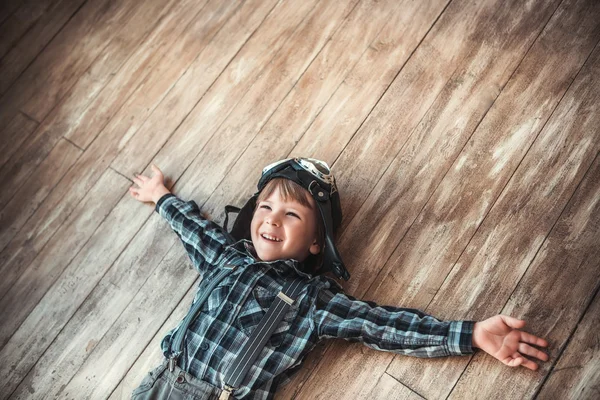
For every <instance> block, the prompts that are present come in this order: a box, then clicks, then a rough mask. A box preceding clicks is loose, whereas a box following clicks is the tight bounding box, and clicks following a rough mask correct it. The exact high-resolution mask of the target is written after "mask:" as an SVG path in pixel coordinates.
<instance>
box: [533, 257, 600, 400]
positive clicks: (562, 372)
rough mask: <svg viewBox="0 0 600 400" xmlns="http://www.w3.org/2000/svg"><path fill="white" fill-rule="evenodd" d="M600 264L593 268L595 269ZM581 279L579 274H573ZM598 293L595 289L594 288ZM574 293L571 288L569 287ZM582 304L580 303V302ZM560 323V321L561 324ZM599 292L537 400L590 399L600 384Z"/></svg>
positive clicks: (596, 393) (578, 272)
mask: <svg viewBox="0 0 600 400" xmlns="http://www.w3.org/2000/svg"><path fill="white" fill-rule="evenodd" d="M598 268H600V264H597V265H596V270H598ZM575 273H576V274H577V275H579V276H581V272H580V271H579V270H578V271H575ZM596 290H597V289H596ZM568 291H569V292H573V289H572V288H568ZM579 302H580V303H579V304H581V300H579ZM561 323H562V322H561ZM599 326H600V293H598V292H596V296H595V298H594V300H593V302H592V304H591V305H590V306H589V308H588V309H587V310H586V312H585V315H584V316H583V320H582V321H581V322H579V324H578V325H577V329H576V330H575V332H574V333H573V335H572V336H571V337H570V339H569V342H568V343H567V344H566V347H565V349H564V352H563V353H562V354H561V355H560V358H559V359H558V362H557V363H556V365H555V366H554V368H553V369H552V370H551V371H550V374H549V377H548V378H547V380H546V382H545V383H544V384H543V386H542V389H541V391H540V392H539V395H538V396H537V398H538V399H593V398H595V397H597V396H598V386H599V385H600V348H599V347H598V342H599V341H600V337H599V336H598V335H599V333H598V327H599Z"/></svg>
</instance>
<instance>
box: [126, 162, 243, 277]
mask: <svg viewBox="0 0 600 400" xmlns="http://www.w3.org/2000/svg"><path fill="white" fill-rule="evenodd" d="M152 171H153V172H154V176H152V177H151V178H150V177H147V176H144V175H141V174H136V175H135V177H134V180H133V181H134V182H135V183H136V184H137V185H138V186H139V188H135V187H134V186H131V187H130V188H129V193H130V194H131V196H132V197H133V198H134V199H136V200H139V201H142V202H150V201H151V202H154V203H156V205H155V211H156V212H157V213H159V214H160V215H161V216H162V217H163V218H165V219H166V220H167V222H168V223H169V225H170V226H171V229H173V231H174V232H175V233H176V234H177V236H179V239H181V242H182V243H183V246H184V247H185V249H186V251H187V253H188V256H189V257H190V259H191V261H192V263H193V264H194V267H195V268H196V270H197V271H198V273H200V274H201V275H202V274H204V273H205V272H208V271H209V270H210V269H211V267H212V266H214V265H215V263H216V262H217V260H218V258H219V257H220V255H221V254H222V252H223V249H224V247H225V246H226V245H227V244H229V242H230V241H231V240H233V239H232V238H231V237H230V236H229V235H227V233H226V232H225V231H224V230H223V228H221V227H220V226H219V225H218V224H216V223H214V222H212V221H210V220H208V219H206V218H204V217H202V216H201V215H200V210H199V208H198V205H197V204H196V203H195V202H194V201H183V200H181V199H180V198H178V197H177V196H175V195H174V194H172V193H171V192H170V191H169V189H167V188H166V187H165V185H164V175H163V173H162V172H161V170H160V169H158V167H156V166H155V165H152Z"/></svg>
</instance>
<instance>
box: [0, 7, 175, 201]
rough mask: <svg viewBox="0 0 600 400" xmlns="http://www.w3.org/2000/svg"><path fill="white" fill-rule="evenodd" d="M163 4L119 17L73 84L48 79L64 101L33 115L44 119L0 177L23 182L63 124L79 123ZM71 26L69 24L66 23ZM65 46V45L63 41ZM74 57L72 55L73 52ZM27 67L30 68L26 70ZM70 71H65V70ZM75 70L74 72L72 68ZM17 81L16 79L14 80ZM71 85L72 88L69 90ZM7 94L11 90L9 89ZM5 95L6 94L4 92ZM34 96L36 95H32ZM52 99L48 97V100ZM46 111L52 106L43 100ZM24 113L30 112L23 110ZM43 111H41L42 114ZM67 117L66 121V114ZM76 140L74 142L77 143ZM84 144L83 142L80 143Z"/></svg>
mask: <svg viewBox="0 0 600 400" xmlns="http://www.w3.org/2000/svg"><path fill="white" fill-rule="evenodd" d="M164 6H165V2H164V1H160V0H153V1H151V2H147V3H146V4H144V5H143V6H140V7H138V8H137V9H135V10H132V12H129V13H127V14H128V18H122V20H121V21H118V22H119V23H121V24H123V25H122V26H121V25H117V28H116V29H115V31H114V32H113V37H112V40H110V42H109V43H108V44H107V45H106V47H104V48H103V49H102V52H101V53H100V54H99V55H98V58H97V59H96V60H95V62H94V63H93V64H92V65H91V66H90V67H89V69H87V70H85V73H83V72H84V71H81V72H82V73H83V74H82V76H81V77H80V79H79V80H78V81H77V82H76V83H75V84H74V86H71V87H68V88H65V87H64V86H66V84H65V83H64V82H63V80H64V79H66V78H64V77H63V76H62V75H61V76H60V80H57V82H56V83H55V82H54V81H50V82H48V83H47V85H46V86H49V87H55V86H59V87H60V88H59V89H57V90H60V91H61V92H62V91H67V94H66V95H65V101H60V100H62V99H63V96H62V95H61V96H60V97H58V95H57V98H56V101H57V102H59V103H60V106H59V107H57V109H55V110H56V111H58V112H54V113H52V115H51V116H50V118H49V120H48V121H46V120H43V119H42V118H38V119H36V120H37V121H43V122H42V124H41V125H40V127H39V128H38V130H37V131H36V132H35V133H34V136H33V139H32V140H31V141H29V142H28V145H27V146H25V148H23V149H19V151H18V152H16V154H15V155H14V156H13V158H15V157H17V159H18V161H16V162H15V163H13V164H12V165H11V166H10V168H3V169H2V170H0V177H1V178H2V179H4V180H5V181H6V182H7V184H9V185H11V186H17V185H20V184H22V183H23V181H24V180H25V178H26V177H27V175H28V174H30V173H31V171H32V170H33V168H35V167H36V166H37V165H38V164H39V162H40V161H41V160H42V159H43V158H44V157H45V156H46V154H47V152H48V151H49V149H51V148H52V147H53V146H54V145H55V143H56V141H57V140H58V139H59V138H60V137H61V136H63V135H64V133H65V132H64V127H65V125H69V124H74V125H76V124H77V123H78V120H79V119H80V118H81V115H80V114H81V112H82V111H83V110H85V108H86V106H87V104H88V102H89V101H91V100H92V99H93V98H94V97H95V96H96V95H97V93H98V91H99V90H101V89H102V88H103V87H104V85H105V84H106V82H107V81H109V80H110V79H111V78H112V77H113V76H114V72H115V71H116V70H118V69H119V68H120V66H121V65H122V64H123V63H124V61H125V60H126V59H127V58H128V57H129V55H130V53H131V50H132V49H133V48H135V46H137V45H138V43H139V42H140V41H141V40H142V39H143V38H144V37H145V35H147V34H148V32H149V31H150V30H151V29H152V27H153V26H154V24H155V23H156V20H157V19H158V18H159V17H160V15H161V14H160V11H161V8H163V7H164ZM69 26H70V24H69ZM65 46H67V45H66V44H65ZM74 54H77V48H75V49H74ZM73 58H75V56H73ZM86 68H87V66H86ZM28 71H29V70H28ZM64 73H65V74H67V76H68V74H69V72H68V71H65V72H64ZM72 73H73V74H74V72H72ZM17 83H18V82H17ZM69 89H71V90H69ZM9 94H10V93H9ZM5 97H6V96H5ZM34 97H35V96H34ZM47 102H48V103H51V100H47ZM44 106H45V107H46V109H48V111H50V110H51V107H50V106H48V104H46V103H44ZM26 114H27V115H30V116H31V115H33V114H31V113H26ZM45 115H46V114H45V113H44V116H45ZM66 115H68V116H69V119H68V120H66V121H65V119H64V118H65V116H66ZM76 144H77V143H76ZM80 147H83V146H80ZM5 203H6V199H5V196H4V195H2V194H0V205H4V204H5Z"/></svg>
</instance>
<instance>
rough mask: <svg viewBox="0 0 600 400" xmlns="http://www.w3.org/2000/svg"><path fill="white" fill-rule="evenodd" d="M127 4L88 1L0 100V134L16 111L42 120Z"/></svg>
mask: <svg viewBox="0 0 600 400" xmlns="http://www.w3.org/2000/svg"><path fill="white" fill-rule="evenodd" d="M135 6H138V7H139V6H140V4H139V3H137V2H128V1H108V0H100V1H89V2H87V3H86V4H85V5H84V6H83V7H82V8H81V9H79V11H78V12H77V13H76V14H75V16H74V17H73V18H71V20H70V21H69V23H68V24H67V25H66V26H65V27H64V28H63V29H62V30H61V31H60V33H59V34H58V35H57V36H56V37H55V38H54V39H53V40H52V42H51V43H49V44H48V46H46V48H45V49H44V51H43V52H42V53H41V54H39V56H38V57H36V59H35V61H34V62H33V63H32V64H31V65H30V66H29V67H28V68H27V69H26V70H25V71H24V73H23V74H22V75H21V76H20V77H19V79H18V80H17V81H15V83H14V84H13V85H12V86H11V89H10V90H9V91H7V92H6V93H5V94H4V95H3V96H2V98H1V99H0V131H1V130H3V129H4V128H5V127H6V125H7V123H8V121H9V120H10V118H11V117H12V115H13V114H14V112H15V111H16V110H19V109H20V110H22V111H23V112H25V114H27V115H29V116H30V117H32V118H33V119H35V120H36V121H42V120H43V119H44V117H45V115H46V114H47V113H48V111H50V109H52V108H53V107H54V105H55V104H56V103H57V101H58V100H59V99H60V98H62V96H63V95H64V94H65V93H66V92H67V91H68V90H69V88H70V87H71V86H72V85H73V83H74V82H75V81H76V80H77V79H78V78H79V77H80V76H81V74H83V73H84V72H85V71H86V70H87V68H88V66H89V65H90V64H91V63H92V61H93V60H94V59H95V58H96V56H97V55H98V54H100V52H101V51H102V49H103V48H104V47H105V46H106V44H107V43H108V42H109V41H110V38H111V37H112V35H114V32H115V31H118V27H119V26H122V23H123V22H124V21H126V16H127V15H128V14H129V11H130V9H131V8H133V7H135Z"/></svg>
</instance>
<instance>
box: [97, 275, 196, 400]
mask: <svg viewBox="0 0 600 400" xmlns="http://www.w3.org/2000/svg"><path fill="white" fill-rule="evenodd" d="M196 289H197V288H196V285H195V284H194V285H192V286H191V287H190V289H189V290H188V291H187V293H186V294H185V296H184V297H183V298H182V299H181V301H180V302H179V303H178V304H177V307H176V308H175V309H174V310H173V312H172V313H171V314H170V315H169V318H167V320H166V321H165V323H164V324H163V325H162V326H161V327H160V329H159V330H158V333H156V335H154V337H152V340H150V342H149V343H148V345H147V346H146V347H145V349H144V350H143V353H141V354H140V356H139V357H138V358H137V359H136V360H135V363H133V365H132V366H131V368H129V370H128V371H127V374H126V375H125V376H124V377H123V379H122V380H121V382H119V385H118V386H117V387H116V388H115V389H114V390H113V392H112V393H111V394H110V397H109V398H108V400H117V399H123V400H125V399H130V398H131V392H132V391H133V389H135V388H136V387H138V386H139V384H140V382H141V381H142V379H144V376H146V375H147V374H148V371H150V370H152V369H153V368H154V367H156V366H158V365H159V364H160V363H161V362H162V360H164V358H165V356H164V355H163V353H162V350H161V348H160V342H161V341H162V339H163V337H164V336H165V335H166V334H167V332H169V331H170V330H171V329H173V328H174V327H175V326H177V324H178V323H179V321H181V320H182V319H183V318H184V317H185V314H186V313H187V311H188V310H189V308H190V304H191V303H192V300H193V299H194V296H195V295H196ZM178 292H180V290H178ZM127 314H129V313H127ZM132 317H133V318H136V317H137V316H129V318H132ZM153 329H156V328H155V327H153ZM141 339H145V340H147V338H141Z"/></svg>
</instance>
